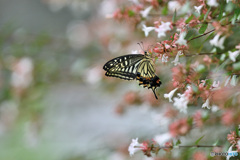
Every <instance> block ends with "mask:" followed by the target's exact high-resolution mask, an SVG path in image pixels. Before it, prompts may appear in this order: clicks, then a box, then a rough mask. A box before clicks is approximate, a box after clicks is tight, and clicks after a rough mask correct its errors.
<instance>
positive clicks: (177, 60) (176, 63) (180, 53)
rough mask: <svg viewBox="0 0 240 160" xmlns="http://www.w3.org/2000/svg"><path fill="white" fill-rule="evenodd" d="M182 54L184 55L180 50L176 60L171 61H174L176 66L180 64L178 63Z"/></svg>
mask: <svg viewBox="0 0 240 160" xmlns="http://www.w3.org/2000/svg"><path fill="white" fill-rule="evenodd" d="M181 55H183V53H182V51H178V53H177V55H176V57H175V59H174V61H172V62H171V63H174V65H175V66H176V65H178V64H180V62H179V56H181Z"/></svg>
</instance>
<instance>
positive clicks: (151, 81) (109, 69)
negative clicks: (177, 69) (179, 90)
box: [103, 44, 162, 99]
mask: <svg viewBox="0 0 240 160" xmlns="http://www.w3.org/2000/svg"><path fill="white" fill-rule="evenodd" d="M139 45H140V44H139ZM141 48H142V49H143V47H141ZM103 69H104V70H105V71H106V73H105V75H106V76H109V77H117V78H121V79H124V80H134V79H136V80H137V81H139V85H142V86H143V87H144V88H145V87H147V88H148V89H152V91H153V93H154V95H155V97H156V99H158V97H157V95H156V92H155V90H156V88H157V87H160V85H161V84H162V83H161V81H160V79H159V77H158V76H157V75H156V74H155V68H154V64H153V61H152V59H151V57H150V54H149V53H148V52H147V51H144V55H143V54H129V55H124V56H120V57H116V58H114V59H112V60H110V61H108V62H107V63H106V64H105V65H104V66H103Z"/></svg>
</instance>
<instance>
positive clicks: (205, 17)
mask: <svg viewBox="0 0 240 160" xmlns="http://www.w3.org/2000/svg"><path fill="white" fill-rule="evenodd" d="M210 11H211V7H210V8H209V9H208V11H207V13H206V14H205V16H204V19H203V20H204V21H206V19H207V16H208V14H209V12H210Z"/></svg>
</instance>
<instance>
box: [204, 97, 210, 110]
mask: <svg viewBox="0 0 240 160" xmlns="http://www.w3.org/2000/svg"><path fill="white" fill-rule="evenodd" d="M202 108H207V109H210V104H209V98H208V99H207V100H206V102H205V103H203V105H202Z"/></svg>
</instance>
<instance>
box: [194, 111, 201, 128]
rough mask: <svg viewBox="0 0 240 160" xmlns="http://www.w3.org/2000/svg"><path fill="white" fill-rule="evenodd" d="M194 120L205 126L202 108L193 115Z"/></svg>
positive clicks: (199, 125) (198, 124) (198, 125)
mask: <svg viewBox="0 0 240 160" xmlns="http://www.w3.org/2000/svg"><path fill="white" fill-rule="evenodd" d="M193 121H194V122H195V124H196V126H197V127H202V126H203V119H202V113H201V111H200V110H199V111H197V112H196V113H195V114H194V115H193Z"/></svg>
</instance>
